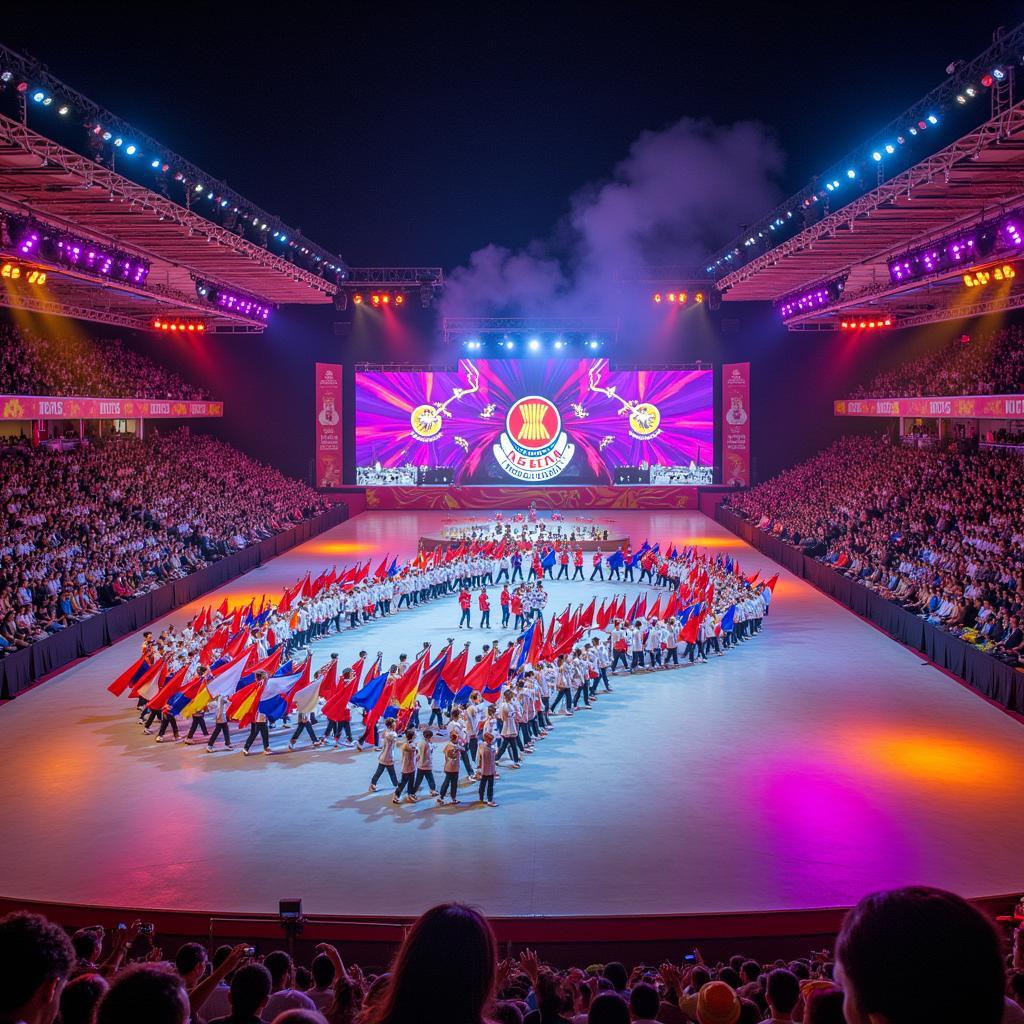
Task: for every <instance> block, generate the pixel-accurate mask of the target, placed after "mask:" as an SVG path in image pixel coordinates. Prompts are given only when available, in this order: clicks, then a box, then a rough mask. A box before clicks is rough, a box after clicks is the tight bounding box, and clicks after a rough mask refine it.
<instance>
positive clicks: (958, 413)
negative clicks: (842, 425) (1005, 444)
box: [834, 395, 1024, 420]
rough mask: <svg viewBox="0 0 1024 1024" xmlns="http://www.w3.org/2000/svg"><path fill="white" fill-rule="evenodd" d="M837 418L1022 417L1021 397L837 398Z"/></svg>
mask: <svg viewBox="0 0 1024 1024" xmlns="http://www.w3.org/2000/svg"><path fill="white" fill-rule="evenodd" d="M834 408H835V414H836V415H837V416H910V417H915V418H916V417H919V416H920V417H923V418H928V417H932V418H937V417H947V416H949V417H952V418H954V419H966V420H986V419H993V420H1001V419H1021V418H1024V395H956V396H949V397H945V398H942V397H935V398H841V399H840V400H839V401H837V402H835V403H834Z"/></svg>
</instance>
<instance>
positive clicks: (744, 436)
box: [722, 363, 750, 487]
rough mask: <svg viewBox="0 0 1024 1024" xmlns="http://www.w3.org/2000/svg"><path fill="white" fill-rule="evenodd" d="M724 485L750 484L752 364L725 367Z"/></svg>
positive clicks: (723, 410)
mask: <svg viewBox="0 0 1024 1024" xmlns="http://www.w3.org/2000/svg"><path fill="white" fill-rule="evenodd" d="M722 483H723V484H725V485H726V486H727V487H748V486H749V485H750V363H725V364H724V365H723V366H722Z"/></svg>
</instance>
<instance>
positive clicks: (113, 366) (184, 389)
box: [0, 324, 210, 401]
mask: <svg viewBox="0 0 1024 1024" xmlns="http://www.w3.org/2000/svg"><path fill="white" fill-rule="evenodd" d="M0 394H3V395H56V396H65V395H68V396H70V395H77V396H81V397H86V398H148V399H153V400H157V401H162V400H164V399H179V400H183V401H206V400H208V399H209V398H210V396H209V395H208V394H207V393H206V392H205V391H204V390H203V389H202V388H200V387H196V385H194V384H189V383H187V382H186V381H184V380H182V378H181V377H179V376H178V374H176V373H174V372H173V371H171V370H168V369H165V368H164V367H162V366H158V365H157V364H156V363H154V362H153V361H152V360H151V359H147V358H146V357H145V356H142V355H139V354H138V353H137V352H133V351H132V350H131V349H130V348H127V347H126V346H125V345H124V344H123V342H121V341H117V340H106V341H103V340H95V339H91V338H86V337H83V336H81V335H76V334H61V335H59V336H51V335H43V334H38V333H36V332H34V331H30V330H27V329H24V330H23V329H21V328H16V327H13V326H11V325H6V324H0Z"/></svg>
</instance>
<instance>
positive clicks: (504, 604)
mask: <svg viewBox="0 0 1024 1024" xmlns="http://www.w3.org/2000/svg"><path fill="white" fill-rule="evenodd" d="M498 600H499V601H500V603H501V628H502V629H508V617H509V613H510V607H511V604H512V596H511V594H509V592H508V587H502V588H501V595H500V597H499V598H498Z"/></svg>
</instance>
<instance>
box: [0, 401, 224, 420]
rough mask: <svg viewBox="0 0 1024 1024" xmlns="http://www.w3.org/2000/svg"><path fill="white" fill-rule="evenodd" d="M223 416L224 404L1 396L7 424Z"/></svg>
mask: <svg viewBox="0 0 1024 1024" xmlns="http://www.w3.org/2000/svg"><path fill="white" fill-rule="evenodd" d="M223 415H224V403H223V402H188V401H176V400H175V399H173V398H172V399H167V400H166V401H154V400H152V399H148V398H80V397H77V396H75V397H70V398H68V397H50V396H46V395H0V419H5V420H139V419H142V420H148V419H170V418H180V419H190V418H198V417H201V416H223Z"/></svg>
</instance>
